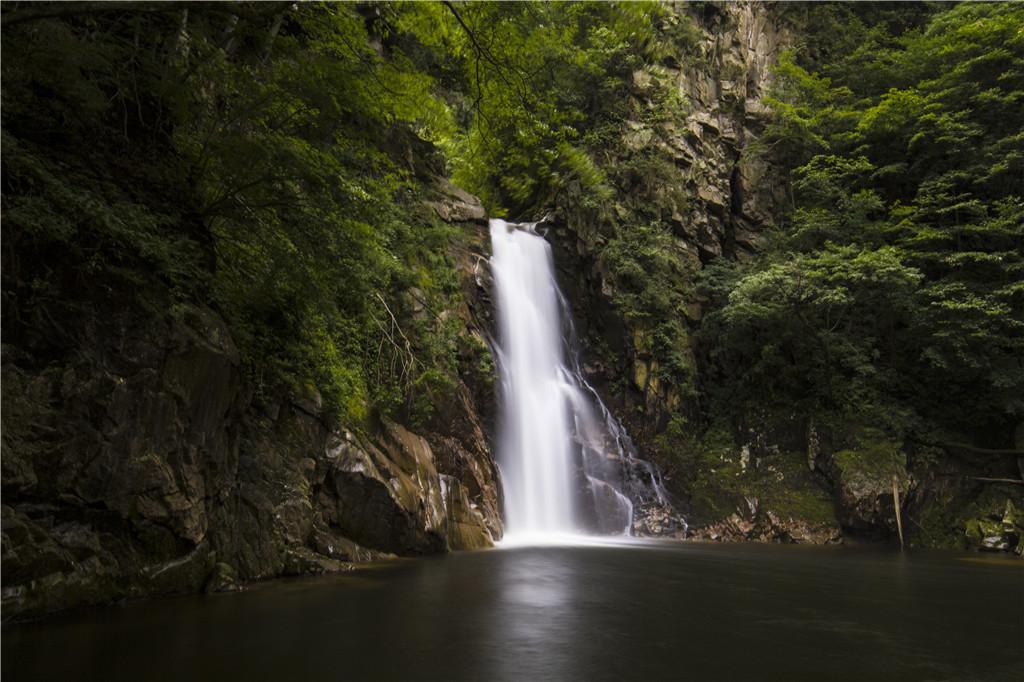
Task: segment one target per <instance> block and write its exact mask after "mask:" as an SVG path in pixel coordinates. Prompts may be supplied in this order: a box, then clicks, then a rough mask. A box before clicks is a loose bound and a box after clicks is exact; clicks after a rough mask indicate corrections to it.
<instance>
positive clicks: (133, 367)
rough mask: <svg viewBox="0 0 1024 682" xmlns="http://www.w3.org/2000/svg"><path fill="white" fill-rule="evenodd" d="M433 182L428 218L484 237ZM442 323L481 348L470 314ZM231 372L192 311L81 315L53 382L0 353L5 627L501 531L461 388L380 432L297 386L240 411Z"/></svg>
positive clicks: (485, 538) (465, 206) (232, 356)
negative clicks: (421, 421)
mask: <svg viewBox="0 0 1024 682" xmlns="http://www.w3.org/2000/svg"><path fill="white" fill-rule="evenodd" d="M438 187H439V190H438V192H437V195H436V198H435V199H434V201H433V204H432V205H433V206H434V208H435V210H437V212H438V213H439V214H440V215H443V216H445V217H446V218H448V219H450V220H452V221H453V222H456V223H459V225H460V226H461V227H462V228H464V229H466V230H468V231H471V232H472V231H479V230H482V223H481V221H482V219H483V209H482V207H481V206H480V204H479V202H478V201H477V200H476V199H475V198H473V197H471V196H469V195H467V194H465V193H464V192H461V190H457V189H456V188H453V187H451V186H450V185H449V184H447V183H446V182H438ZM458 257H459V256H458V254H453V258H456V259H457V258H458ZM468 291H471V292H472V291H473V285H469V287H468ZM466 305H467V306H468V304H466ZM450 314H455V315H460V316H461V317H462V319H464V320H465V323H466V325H467V330H469V333H470V334H471V335H472V334H476V335H477V336H480V335H481V332H480V331H479V330H478V329H476V327H475V323H474V321H473V318H472V315H471V314H470V313H469V310H468V307H467V309H466V310H461V311H459V310H456V311H452V312H451V313H450ZM471 350H472V349H471ZM477 351H479V349H477ZM483 352H484V354H486V345H485V346H484V347H483ZM239 362H240V360H239V356H238V352H237V351H236V349H235V346H234V343H233V341H232V338H231V334H230V332H229V330H228V327H227V325H226V324H225V322H224V321H223V320H222V319H221V318H220V316H219V315H218V314H217V313H216V312H215V311H214V310H212V309H210V308H206V307H202V306H194V305H193V306H178V307H177V308H176V309H174V310H173V311H172V312H170V313H167V314H152V313H151V312H147V311H141V310H138V309H133V308H130V307H127V308H123V309H121V310H119V311H116V312H114V313H112V314H111V315H110V316H105V317H104V318H103V319H94V320H92V321H91V322H90V323H89V324H87V325H86V328H85V329H84V330H83V335H82V337H81V339H80V348H79V352H78V353H77V354H76V358H75V360H73V361H72V362H70V363H68V364H67V365H66V366H62V367H60V368H59V369H46V368H44V369H42V370H40V369H38V368H28V367H25V366H23V365H24V364H26V363H25V362H23V358H21V357H19V356H18V355H17V352H16V351H15V350H13V349H8V348H5V351H4V364H3V389H4V390H3V401H4V402H3V408H4V433H3V457H2V462H3V505H2V510H0V511H2V551H3V558H2V561H3V564H2V569H3V613H4V618H5V619H12V618H26V617H32V616H36V615H40V614H44V613H47V612H49V611H53V610H57V609H61V608H67V607H72V606H79V605H86V604H94V603H102V602H108V601H111V600H114V599H120V598H130V597H138V596H147V595H154V594H166V593H180V592H195V591H200V590H203V589H205V590H207V591H225V590H232V589H238V588H239V586H240V585H243V584H244V583H245V582H247V581H252V580H260V579H266V578H271V577H275V576H281V575H292V574H307V573H320V572H331V571H342V570H347V569H349V568H351V567H352V566H353V565H354V564H357V563H360V562H366V561H374V560H378V559H381V558H385V557H388V556H393V555H410V554H423V553H431V552H443V551H448V550H457V549H472V548H479V547H486V546H489V545H491V543H492V542H493V540H494V539H497V538H499V537H500V536H501V532H502V527H501V520H500V516H499V511H498V510H499V498H498V485H497V482H496V475H497V474H496V469H495V467H494V465H493V462H492V460H491V457H490V450H489V445H488V442H487V439H486V438H485V436H484V427H483V425H482V421H481V417H480V416H479V415H478V414H477V412H476V410H475V408H474V402H473V400H472V398H471V392H472V390H473V389H471V388H470V387H469V385H467V384H466V383H460V384H459V385H458V386H457V387H456V390H455V391H454V392H453V396H452V397H450V399H449V400H448V401H447V402H446V404H445V405H443V406H441V408H442V410H443V412H444V414H443V415H442V418H439V419H438V420H437V423H436V424H433V425H428V426H427V427H426V428H424V429H422V432H421V433H416V432H413V431H412V430H410V429H409V428H407V427H406V426H403V425H402V424H398V423H393V422H384V423H381V424H379V425H378V426H377V427H373V428H370V429H366V428H364V429H363V430H361V431H359V432H357V431H354V430H351V429H349V428H346V427H345V426H344V425H341V424H337V423H334V422H333V421H332V419H331V418H330V416H329V415H327V414H326V413H325V412H324V410H323V406H322V401H321V399H320V397H319V394H318V393H317V392H316V390H315V389H313V388H312V387H310V388H308V389H306V390H304V391H300V392H299V393H298V394H297V395H291V396H280V397H278V398H277V399H268V398H266V397H264V398H263V399H261V400H259V401H257V400H254V390H253V387H251V386H249V385H248V384H247V382H246V380H245V378H244V375H243V373H242V371H241V368H240V365H239ZM466 379H467V380H468V381H469V382H470V383H473V382H474V381H475V379H474V377H473V376H472V375H467V377H466ZM480 390H484V391H485V390H486V389H485V388H484V389H480Z"/></svg>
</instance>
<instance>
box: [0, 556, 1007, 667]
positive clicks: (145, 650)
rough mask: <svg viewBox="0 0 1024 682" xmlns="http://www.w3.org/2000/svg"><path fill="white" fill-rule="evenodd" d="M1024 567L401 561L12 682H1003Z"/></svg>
mask: <svg viewBox="0 0 1024 682" xmlns="http://www.w3.org/2000/svg"><path fill="white" fill-rule="evenodd" d="M1022 613H1024V563H1022V562H1019V561H1015V560H1012V559H996V558H989V557H986V556H984V555H956V554H949V553H930V552H906V553H902V554H901V553H899V552H896V551H892V550H883V549H877V548H866V549H860V548H844V547H838V548H821V547H802V546H779V545H751V544H748V545H714V544H703V543H687V542H672V541H656V540H629V539H621V538H620V539H617V540H610V541H607V542H603V541H602V542H595V543H593V544H575V545H571V546H564V547H555V546H546V547H525V546H524V547H512V548H501V549H496V550H488V551H479V552H467V553H456V554H451V555H447V556H440V557H428V558H423V559H414V560H399V561H395V562H392V563H389V564H386V565H383V566H381V567H376V568H370V569H367V570H363V571H357V572H355V573H350V574H345V575H339V576H327V577H320V578H304V579H294V580H285V581H275V582H269V583H263V584H259V585H255V586H253V587H251V588H250V589H248V590H247V591H245V592H241V593H234V594H221V595H212V596H192V597H180V598H172V599H162V600H155V601H149V602H136V603H130V604H126V605H123V606H116V607H107V608H100V609H91V610H87V611H82V612H79V613H76V614H67V615H61V616H57V617H54V618H52V619H49V620H46V621H43V622H40V623H34V624H24V625H16V626H6V627H5V628H4V630H3V658H2V672H3V676H4V678H5V679H9V680H23V679H24V680H29V679H52V680H58V679H59V680H77V679H92V680H151V679H154V680H155V679H176V680H235V679H246V680H312V679H317V680H376V679H390V680H418V679H436V680H524V681H533V680H661V679H665V680H668V679H671V680H791V681H792V680H947V679H952V680H965V679H979V680H980V679H983V680H1001V679H1006V680H1010V679H1020V678H1019V674H1020V671H1021V666H1022V664H1024V654H1022V651H1024V646H1022V645H1024V617H1022V615H1021V614H1022Z"/></svg>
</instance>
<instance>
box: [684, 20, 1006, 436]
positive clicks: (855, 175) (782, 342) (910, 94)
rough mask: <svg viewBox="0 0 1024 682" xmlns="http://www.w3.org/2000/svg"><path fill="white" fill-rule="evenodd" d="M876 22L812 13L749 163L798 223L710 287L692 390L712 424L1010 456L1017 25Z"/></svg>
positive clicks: (718, 271) (782, 71)
mask: <svg viewBox="0 0 1024 682" xmlns="http://www.w3.org/2000/svg"><path fill="white" fill-rule="evenodd" d="M887 9H888V13H885V12H879V10H878V8H869V9H868V10H866V11H865V10H863V9H858V8H856V7H848V6H824V7H819V8H816V12H815V14H814V15H813V17H812V18H811V20H810V25H811V26H812V27H816V30H815V31H812V32H810V33H809V36H810V37H809V38H808V39H807V44H805V45H804V46H803V47H802V49H798V50H797V51H796V52H795V53H790V54H789V55H788V56H787V57H786V58H784V59H783V60H782V62H781V63H780V64H779V65H778V67H777V76H778V80H777V92H776V93H775V99H774V100H773V107H774V109H775V111H776V119H775V122H774V123H773V124H772V125H771V126H770V127H769V129H768V131H767V132H766V133H765V135H764V136H763V137H762V139H761V140H760V141H759V147H760V149H761V150H763V151H764V152H767V151H768V150H770V152H771V153H774V154H777V155H779V157H780V158H782V159H783V160H784V162H785V163H786V164H787V165H788V166H790V167H791V168H792V169H793V170H792V176H791V205H790V206H788V207H787V211H786V216H787V217H786V219H785V221H784V223H783V225H782V226H781V227H780V228H779V229H778V230H777V231H776V233H775V234H773V235H771V246H770V248H769V249H768V251H767V252H765V253H764V254H763V255H762V256H761V257H760V258H759V259H757V261H756V262H754V263H750V264H747V265H744V266H737V265H735V264H718V266H717V267H715V268H711V269H710V270H709V272H708V276H707V277H705V279H704V282H705V289H706V293H707V295H709V296H710V297H711V298H712V299H713V300H714V301H716V303H717V307H718V309H717V311H716V312H715V314H714V315H713V316H712V317H711V318H710V319H709V320H708V321H707V323H706V324H705V326H704V329H703V330H702V333H703V334H705V335H706V336H707V337H708V338H709V340H711V342H712V343H713V344H714V349H713V350H712V357H713V361H712V367H713V368H714V370H713V373H712V374H711V375H710V376H708V377H707V378H706V380H705V383H706V385H707V386H708V387H709V390H711V391H712V392H713V393H714V394H715V395H716V397H717V402H716V404H715V405H716V407H715V408H714V409H715V410H717V411H719V412H723V413H731V414H734V415H738V414H744V413H750V412H751V411H752V409H753V408H754V407H755V405H756V406H758V407H759V408H760V409H761V410H765V409H768V410H771V409H777V410H778V411H779V412H782V411H796V412H798V413H801V414H805V415H809V416H810V417H811V418H812V419H816V420H817V422H818V424H819V425H822V426H827V427H828V430H830V431H831V432H832V433H833V435H834V436H835V438H836V439H837V440H838V441H840V442H842V441H843V439H844V437H847V436H844V434H847V435H850V434H853V433H855V432H857V431H858V429H862V428H866V427H871V428H872V429H874V430H876V431H878V432H880V433H878V434H876V437H877V438H881V439H885V438H888V439H895V440H896V441H903V440H904V439H911V440H916V441H917V442H919V443H920V442H925V443H934V442H941V441H949V440H960V439H961V438H960V436H961V435H962V434H967V435H968V438H969V439H971V440H978V441H980V442H982V443H985V444H987V445H989V446H990V447H993V448H999V447H1008V445H1009V444H1010V443H1011V442H1012V433H1013V429H1014V427H1015V426H1016V425H1017V423H1018V422H1020V420H1021V419H1022V417H1024V402H1022V399H1021V396H1024V289H1022V287H1021V282H1022V281H1024V257H1022V253H1024V136H1022V134H1021V126H1020V111H1021V107H1022V104H1024V34H1022V32H1021V26H1022V22H1024V13H1022V11H1021V8H1020V7H1019V6H1014V5H1012V4H963V5H959V6H956V7H954V8H942V9H941V11H934V10H929V9H928V8H925V9H923V10H922V8H920V7H914V6H910V7H907V8H905V9H903V10H902V11H899V10H898V9H896V10H893V9H891V8H887ZM879 14H881V16H879ZM833 39H834V40H833ZM824 45H828V46H829V49H828V50H827V52H823V51H821V50H820V49H815V48H816V47H821V46H824ZM778 416H780V415H776V417H778Z"/></svg>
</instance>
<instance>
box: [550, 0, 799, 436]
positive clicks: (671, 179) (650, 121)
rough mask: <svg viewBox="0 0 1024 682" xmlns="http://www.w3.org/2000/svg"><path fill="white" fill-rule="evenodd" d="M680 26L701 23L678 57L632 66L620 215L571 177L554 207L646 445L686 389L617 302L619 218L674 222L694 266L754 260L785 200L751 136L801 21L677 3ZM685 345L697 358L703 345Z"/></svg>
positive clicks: (587, 307)
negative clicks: (606, 253) (607, 252)
mask: <svg viewBox="0 0 1024 682" xmlns="http://www.w3.org/2000/svg"><path fill="white" fill-rule="evenodd" d="M667 21H668V22H669V23H670V25H672V26H678V27H679V29H678V30H680V31H682V27H684V26H690V27H691V28H692V30H691V31H690V32H689V33H687V34H686V37H684V38H680V39H679V40H678V41H677V42H678V53H677V54H675V55H674V56H672V57H669V58H666V59H665V60H663V61H662V62H661V63H658V64H649V65H646V66H645V67H643V68H641V69H639V70H637V71H636V72H635V73H634V74H633V78H632V88H631V90H630V92H629V93H628V103H629V110H630V111H631V115H630V117H629V120H628V121H626V123H625V125H624V126H623V127H622V129H621V130H620V136H621V138H620V140H619V143H618V144H616V145H610V146H609V149H608V150H607V154H608V155H609V158H608V159H607V160H606V161H605V162H604V165H605V167H608V168H611V169H612V171H611V173H610V175H611V176H612V180H613V182H614V183H615V184H616V193H615V198H614V200H613V203H614V206H613V207H612V210H611V212H610V213H603V212H602V210H603V209H594V208H592V207H593V202H592V201H588V198H587V197H585V196H583V195H582V192H581V191H580V190H578V189H577V188H575V187H574V186H572V185H570V186H569V187H567V188H565V189H563V190H562V191H560V192H559V193H558V194H557V195H555V196H552V197H551V198H550V200H549V201H548V202H547V205H546V206H545V207H544V208H543V209H542V210H541V212H542V213H548V214H549V215H550V216H551V217H550V230H549V232H548V234H549V238H550V239H551V241H552V242H553V245H554V247H555V250H556V256H555V261H556V264H557V265H558V267H559V273H560V275H561V278H562V281H561V283H562V287H563V289H564V290H565V291H566V293H567V295H568V298H569V300H570V301H571V302H572V305H573V307H574V311H575V314H576V318H577V320H578V321H579V323H580V331H581V336H583V337H584V346H585V347H586V348H591V349H597V348H606V349H608V350H609V352H607V353H606V354H605V355H604V356H602V357H598V356H597V354H596V353H594V352H591V353H589V354H588V357H586V358H585V360H586V363H587V367H588V369H589V370H590V376H589V377H588V379H590V380H592V383H594V384H595V385H597V386H598V387H599V388H604V387H605V386H609V385H611V384H614V383H616V382H617V381H618V379H619V378H620V377H630V378H631V379H632V381H631V385H630V386H628V387H627V388H626V389H625V390H621V389H615V390H616V392H617V393H618V395H617V396H615V399H614V400H609V403H610V404H612V403H615V407H616V410H617V411H618V412H619V413H620V414H621V416H622V417H623V418H624V420H625V422H626V425H627V427H628V428H629V430H630V433H631V434H633V436H634V437H635V438H637V440H638V441H639V442H638V444H640V445H641V446H644V445H646V440H647V439H649V438H651V437H653V436H654V435H655V434H656V433H657V432H658V431H660V430H661V429H662V428H663V427H664V425H665V423H666V422H667V419H668V418H669V415H670V414H672V413H673V412H675V411H677V410H678V409H680V408H681V407H682V402H683V397H682V396H681V395H680V392H679V388H678V387H676V386H673V385H671V384H670V383H669V382H666V381H665V380H664V379H663V378H662V374H663V373H662V372H661V371H660V370H661V365H662V364H664V360H665V359H664V358H660V357H658V356H657V354H656V353H655V352H654V349H653V345H654V344H653V342H652V339H651V334H650V330H649V329H647V328H646V327H645V326H644V325H643V324H642V323H640V322H637V321H632V320H629V319H624V318H623V316H622V315H621V314H620V312H619V311H617V310H616V307H615V304H614V301H615V298H616V282H615V278H614V276H612V274H611V273H610V272H609V271H608V265H607V263H606V262H605V261H604V260H603V258H602V256H601V254H602V252H603V250H604V249H605V247H606V246H607V244H608V243H609V241H610V240H614V239H615V238H616V233H617V228H616V225H617V224H620V223H623V224H625V223H629V224H644V223H652V222H655V223H658V224H660V225H663V226H668V227H669V228H670V229H671V233H672V235H673V241H672V244H671V246H670V250H671V253H672V255H673V256H674V257H675V258H676V259H677V260H678V261H679V263H680V267H681V268H683V269H684V270H685V269H689V270H690V271H695V270H696V269H699V268H700V267H702V265H703V264H704V263H706V262H708V261H709V260H711V259H713V258H715V257H719V256H724V257H726V258H737V259H744V258H748V257H750V256H751V255H752V254H753V253H754V252H756V251H757V250H758V249H759V248H760V247H761V246H762V235H763V233H764V232H765V231H766V230H767V229H769V228H770V227H771V226H772V225H773V216H774V215H775V213H776V207H777V206H778V205H779V203H780V202H781V201H782V200H783V199H784V182H783V181H782V179H781V177H779V179H776V173H775V169H774V168H773V166H772V164H771V161H770V155H765V154H760V153H755V152H754V149H753V147H752V146H751V145H752V143H754V142H755V141H756V139H757V137H758V135H759V134H760V133H761V132H762V131H763V129H764V127H765V126H766V125H767V123H768V122H769V120H770V119H769V110H768V107H767V105H766V104H765V98H766V96H767V95H768V91H769V88H770V87H771V84H772V78H773V76H772V72H771V66H772V65H773V64H774V63H775V62H776V61H777V59H778V56H779V53H780V52H781V50H783V49H785V48H786V47H788V46H790V45H791V44H792V42H793V36H792V35H791V33H790V31H789V29H788V28H786V25H785V23H784V22H783V21H782V20H781V19H780V18H779V16H778V15H777V13H776V12H775V11H774V8H773V6H772V5H771V4H770V3H747V2H738V3H705V4H703V5H701V6H700V7H696V6H691V5H672V6H670V7H669V16H668V18H667ZM669 30H674V29H672V28H671V26H670V28H669ZM701 315H702V309H701V301H700V300H699V299H696V298H694V299H693V300H691V301H689V302H688V303H687V305H686V316H687V320H686V321H685V323H686V324H696V323H697V322H699V320H700V318H701ZM678 350H679V352H680V353H682V354H683V355H686V356H689V359H688V362H689V363H690V364H691V365H695V364H696V360H695V358H694V357H693V354H694V351H695V349H693V348H680V349H678ZM641 449H644V447H641Z"/></svg>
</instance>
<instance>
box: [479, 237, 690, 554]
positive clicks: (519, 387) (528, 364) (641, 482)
mask: <svg viewBox="0 0 1024 682" xmlns="http://www.w3.org/2000/svg"><path fill="white" fill-rule="evenodd" d="M491 245H492V250H493V255H492V257H491V271H492V274H493V276H494V284H495V290H496V293H497V308H498V320H499V324H498V328H499V329H498V331H499V336H500V339H499V343H498V344H497V347H496V348H495V354H496V356H497V360H498V365H499V370H500V372H501V382H502V397H503V403H502V412H501V423H500V434H499V443H498V450H499V452H498V455H499V457H498V458H499V461H500V464H501V472H502V480H503V482H504V491H505V525H506V539H511V540H512V541H515V539H516V538H524V537H529V538H531V539H537V540H541V541H543V538H544V537H545V536H548V537H550V536H559V537H564V536H565V534H573V533H578V532H597V533H601V534H625V535H629V534H631V532H632V525H633V511H634V503H638V504H640V505H647V506H652V505H653V506H660V507H669V508H670V506H671V505H670V504H669V503H668V500H667V498H666V496H665V494H664V491H663V488H662V486H661V480H660V476H659V474H658V472H657V469H656V468H655V467H653V466H652V465H650V464H648V463H647V462H644V461H642V460H639V459H637V458H635V457H634V456H633V453H632V445H631V444H630V443H629V438H628V436H626V435H625V433H624V432H623V431H622V429H621V427H620V426H619V424H618V422H617V421H616V420H615V419H614V417H612V415H611V413H610V412H609V411H608V408H606V407H605V406H604V404H603V403H602V402H601V399H600V398H599V397H598V395H597V392H596V391H595V390H594V389H593V388H591V387H590V386H589V385H588V384H587V383H586V381H584V379H583V375H582V372H581V369H580V367H579V362H578V360H577V358H576V355H575V353H574V352H569V353H567V348H566V346H567V345H568V346H569V347H570V348H569V350H570V351H574V350H575V346H574V339H575V335H574V333H573V331H572V324H571V319H570V316H569V311H568V306H567V305H566V302H565V299H564V297H563V296H562V293H561V291H559V289H558V284H557V282H556V281H555V272H554V263H553V260H552V255H551V247H550V246H548V243H547V242H546V241H545V240H544V238H543V237H541V236H540V235H538V234H537V233H536V231H535V224H523V225H514V224H510V223H506V222H505V221H503V220H492V221H491ZM563 330H565V331H567V332H568V333H567V337H568V343H567V339H564V338H563ZM567 355H568V359H569V360H570V362H568V363H567V361H566V360H567ZM595 408H596V409H595ZM598 414H600V415H601V416H600V418H599V417H598ZM627 493H628V494H627Z"/></svg>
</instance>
